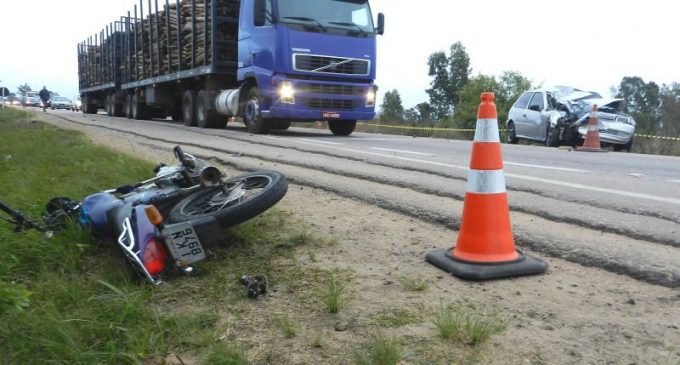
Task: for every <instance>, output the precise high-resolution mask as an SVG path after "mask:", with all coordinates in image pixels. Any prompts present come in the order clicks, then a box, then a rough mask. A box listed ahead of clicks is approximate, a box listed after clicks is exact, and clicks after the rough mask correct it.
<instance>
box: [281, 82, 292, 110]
mask: <svg viewBox="0 0 680 365" xmlns="http://www.w3.org/2000/svg"><path fill="white" fill-rule="evenodd" d="M279 96H281V102H282V103H284V104H295V88H293V83H292V82H290V81H284V82H282V83H281V86H280V87H279Z"/></svg>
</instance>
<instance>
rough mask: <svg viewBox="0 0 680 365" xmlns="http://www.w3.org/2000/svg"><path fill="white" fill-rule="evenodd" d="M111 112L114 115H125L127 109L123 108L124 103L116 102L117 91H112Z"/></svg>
mask: <svg viewBox="0 0 680 365" xmlns="http://www.w3.org/2000/svg"><path fill="white" fill-rule="evenodd" d="M110 97H111V114H112V115H113V116H114V117H124V116H125V111H124V110H123V106H124V105H123V104H120V103H116V93H115V92H113V93H111V96H110Z"/></svg>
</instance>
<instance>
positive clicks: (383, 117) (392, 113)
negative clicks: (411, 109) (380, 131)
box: [380, 89, 404, 123]
mask: <svg viewBox="0 0 680 365" xmlns="http://www.w3.org/2000/svg"><path fill="white" fill-rule="evenodd" d="M380 122H381V123H383V122H387V123H389V122H392V123H403V122H404V107H403V106H402V104H401V96H399V91H397V90H396V89H395V90H392V91H388V92H386V93H385V97H384V98H383V103H382V104H381V105H380Z"/></svg>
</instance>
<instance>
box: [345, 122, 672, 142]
mask: <svg viewBox="0 0 680 365" xmlns="http://www.w3.org/2000/svg"><path fill="white" fill-rule="evenodd" d="M357 124H360V125H365V126H371V127H378V128H392V129H410V130H415V131H432V132H474V131H475V130H474V129H463V128H435V127H411V126H407V125H385V124H370V123H357ZM500 131H501V132H506V131H507V130H506V129H500ZM635 137H640V138H654V139H663V140H666V141H676V142H680V137H664V136H653V135H649V134H636V135H635Z"/></svg>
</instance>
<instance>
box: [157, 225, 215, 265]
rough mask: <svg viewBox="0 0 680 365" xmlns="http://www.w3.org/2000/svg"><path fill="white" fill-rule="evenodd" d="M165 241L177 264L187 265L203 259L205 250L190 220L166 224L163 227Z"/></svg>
mask: <svg viewBox="0 0 680 365" xmlns="http://www.w3.org/2000/svg"><path fill="white" fill-rule="evenodd" d="M163 235H164V236H165V242H166V243H167V245H168V249H170V254H171V255H172V257H173V258H174V259H175V262H176V263H177V266H187V265H189V264H191V263H193V262H196V261H201V260H203V259H205V251H204V250H203V246H202V245H201V241H200V240H199V239H198V235H197V234H196V230H195V229H194V226H193V225H192V224H191V223H190V222H182V223H177V224H168V225H166V226H165V229H163Z"/></svg>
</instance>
